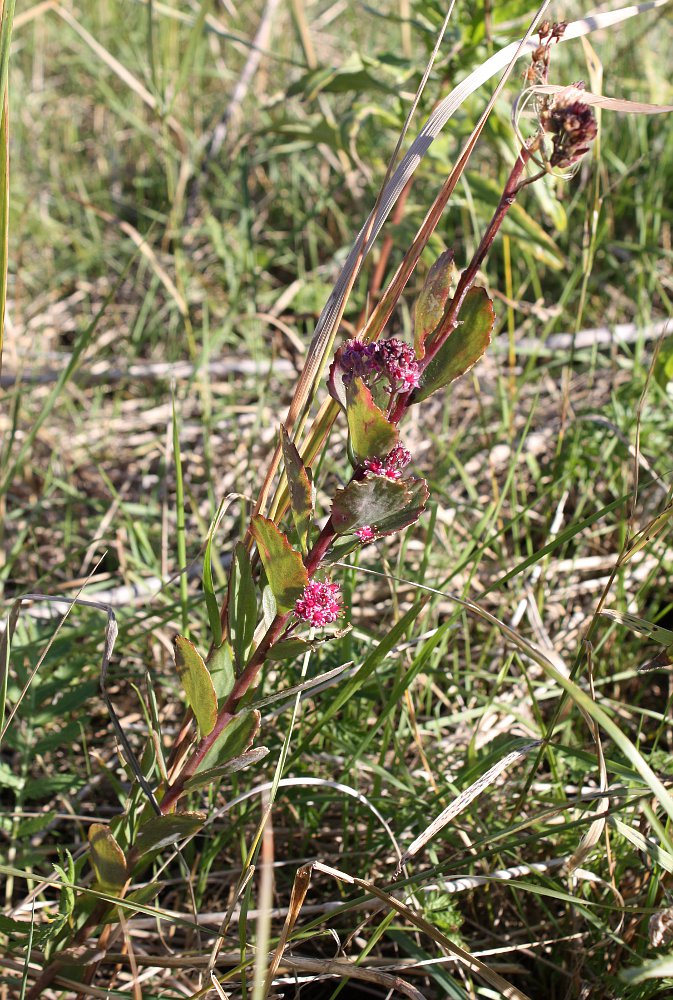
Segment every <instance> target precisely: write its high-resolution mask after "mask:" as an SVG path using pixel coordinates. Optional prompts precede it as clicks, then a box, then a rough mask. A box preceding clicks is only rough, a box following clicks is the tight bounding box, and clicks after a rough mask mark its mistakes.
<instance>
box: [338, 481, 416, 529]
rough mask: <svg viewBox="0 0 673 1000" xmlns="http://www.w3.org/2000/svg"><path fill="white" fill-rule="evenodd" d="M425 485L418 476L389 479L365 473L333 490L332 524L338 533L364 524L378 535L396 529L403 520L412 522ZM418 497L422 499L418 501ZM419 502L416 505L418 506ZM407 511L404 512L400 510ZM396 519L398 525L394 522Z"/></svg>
mask: <svg viewBox="0 0 673 1000" xmlns="http://www.w3.org/2000/svg"><path fill="white" fill-rule="evenodd" d="M427 495H428V493H427V487H426V485H425V482H424V480H422V479H407V480H401V481H399V482H393V481H392V480H390V479H386V478H385V477H383V476H367V478H366V479H363V480H361V481H359V482H358V481H357V480H355V481H354V482H352V483H349V484H348V486H344V487H343V488H342V489H340V490H337V491H336V493H335V495H334V500H333V501H332V524H333V525H334V527H335V528H336V530H337V532H338V533H339V534H345V533H346V532H348V531H358V530H359V529H360V528H364V526H365V525H366V524H368V525H370V526H371V527H372V528H376V529H377V530H380V531H381V533H382V534H384V533H388V532H391V531H399V529H400V528H401V527H405V523H403V522H404V521H405V516H407V515H408V516H411V515H412V510H411V508H414V510H415V512H413V516H411V520H409V521H406V523H407V524H412V523H413V521H415V520H416V518H417V517H418V515H419V514H420V512H421V510H422V509H423V506H424V504H425V500H426V499H427ZM421 497H422V498H423V499H422V502H421ZM419 502H420V507H419V506H418V505H419ZM405 511H406V512H407V515H405V514H404V512H405ZM398 521H399V527H396V526H395V525H396V524H397V523H398Z"/></svg>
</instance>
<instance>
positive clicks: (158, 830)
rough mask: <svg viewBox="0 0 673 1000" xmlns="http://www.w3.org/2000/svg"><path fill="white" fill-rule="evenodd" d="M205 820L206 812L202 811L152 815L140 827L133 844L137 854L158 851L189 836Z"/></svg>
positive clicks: (198, 828) (199, 827)
mask: <svg viewBox="0 0 673 1000" xmlns="http://www.w3.org/2000/svg"><path fill="white" fill-rule="evenodd" d="M205 821H206V814H205V813H203V812H182V813H171V814H170V815H167V816H153V817H152V818H151V819H148V821H147V822H146V823H143V825H142V826H141V827H140V829H139V831H138V836H137V838H136V842H135V845H134V846H135V848H136V851H137V852H138V854H139V855H143V854H147V853H148V852H149V851H159V850H161V848H162V847H168V846H169V845H170V844H175V843H176V841H178V840H184V839H185V837H191V835H192V834H193V833H196V832H197V831H198V830H200V829H201V827H202V826H203V824H204V823H205Z"/></svg>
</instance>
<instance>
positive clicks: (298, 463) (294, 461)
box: [280, 427, 313, 552]
mask: <svg viewBox="0 0 673 1000" xmlns="http://www.w3.org/2000/svg"><path fill="white" fill-rule="evenodd" d="M280 441H281V447H282V449H283V461H284V463H285V473H286V475H287V482H288V486H289V490H290V506H291V507H292V517H293V519H294V526H295V528H296V529H297V535H298V536H299V544H300V545H301V548H302V551H303V552H306V551H307V548H308V533H309V528H310V527H311V522H312V520H313V484H312V481H311V470H310V469H307V468H306V466H305V465H304V463H303V462H302V460H301V455H300V454H299V452H298V451H297V449H296V447H295V445H294V443H293V442H292V441H291V440H290V435H289V434H288V433H287V431H286V429H285V428H284V427H281V429H280Z"/></svg>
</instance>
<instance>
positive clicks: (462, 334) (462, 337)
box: [414, 287, 495, 402]
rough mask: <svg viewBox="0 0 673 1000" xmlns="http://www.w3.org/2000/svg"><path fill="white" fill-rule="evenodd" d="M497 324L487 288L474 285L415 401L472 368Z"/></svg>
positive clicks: (481, 354)
mask: <svg viewBox="0 0 673 1000" xmlns="http://www.w3.org/2000/svg"><path fill="white" fill-rule="evenodd" d="M494 323H495V313H494V312H493V303H492V302H491V300H490V298H489V297H488V295H487V293H486V290H485V289H484V288H480V287H475V288H471V289H470V291H469V292H468V293H467V295H466V296H465V302H464V303H463V308H462V309H461V310H460V315H459V317H458V326H457V327H456V329H455V330H454V331H453V333H452V334H451V335H450V336H449V338H448V339H447V340H446V341H445V342H444V344H442V346H441V347H440V349H439V351H438V352H437V354H436V355H435V356H434V358H433V359H432V361H431V362H430V363H429V364H428V367H427V368H426V369H425V370H424V372H423V374H422V376H421V384H420V387H419V388H418V389H417V390H416V392H415V393H414V402H420V400H422V399H427V397H428V396H430V395H432V393H433V392H436V391H437V389H441V388H442V386H445V385H448V384H449V383H450V382H453V381H454V380H455V379H457V378H459V377H460V376H461V375H464V374H465V372H466V371H469V369H470V368H471V367H472V365H474V364H476V362H477V361H478V360H479V358H481V357H482V356H483V354H484V352H485V350H486V348H487V347H488V345H489V344H490V343H491V331H492V329H493V324H494Z"/></svg>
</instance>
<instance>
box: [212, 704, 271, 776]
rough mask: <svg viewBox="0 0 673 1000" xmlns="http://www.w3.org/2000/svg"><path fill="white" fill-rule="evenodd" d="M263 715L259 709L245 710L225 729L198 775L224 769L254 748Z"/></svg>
mask: <svg viewBox="0 0 673 1000" xmlns="http://www.w3.org/2000/svg"><path fill="white" fill-rule="evenodd" d="M261 719H262V717H261V715H260V714H259V712H258V711H257V709H249V708H246V709H243V711H242V712H238V713H237V714H236V715H235V716H234V717H233V719H231V720H230V722H229V723H228V724H227V725H226V726H225V727H224V729H223V730H222V732H221V733H220V734H219V735H218V737H217V739H216V740H215V741H214V742H213V745H212V747H211V748H210V750H208V752H207V754H206V755H205V757H204V758H203V760H202V761H201V762H200V763H199V764H198V765H197V767H196V773H197V774H200V773H201V772H202V771H209V770H210V769H211V768H212V767H222V765H223V764H227V763H228V762H229V761H231V760H232V759H233V758H234V757H240V756H241V754H244V753H245V752H246V751H247V750H249V749H250V747H251V746H252V741H253V740H254V738H255V736H256V735H257V733H258V731H259V726H260V722H261Z"/></svg>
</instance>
